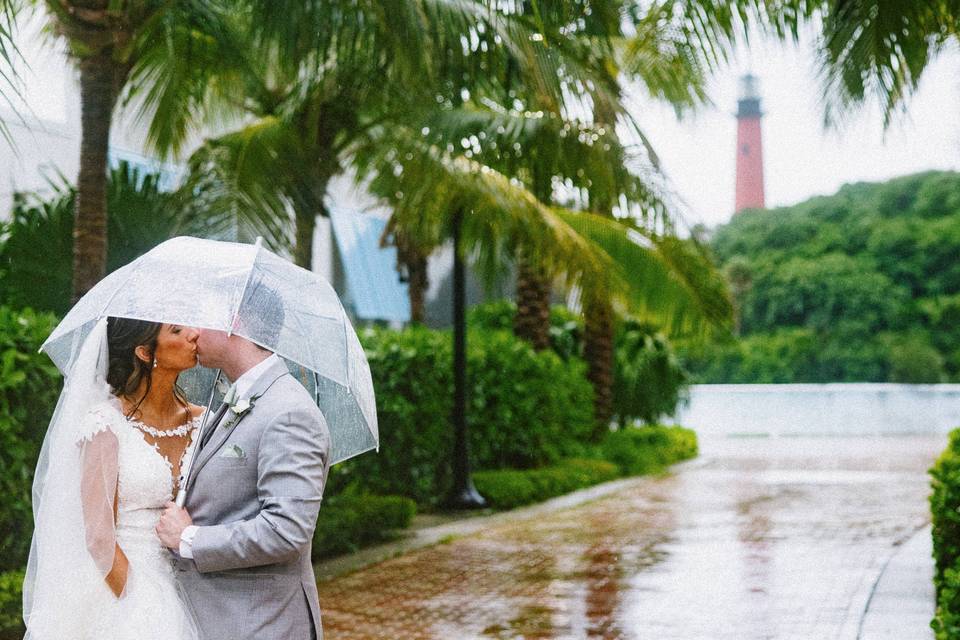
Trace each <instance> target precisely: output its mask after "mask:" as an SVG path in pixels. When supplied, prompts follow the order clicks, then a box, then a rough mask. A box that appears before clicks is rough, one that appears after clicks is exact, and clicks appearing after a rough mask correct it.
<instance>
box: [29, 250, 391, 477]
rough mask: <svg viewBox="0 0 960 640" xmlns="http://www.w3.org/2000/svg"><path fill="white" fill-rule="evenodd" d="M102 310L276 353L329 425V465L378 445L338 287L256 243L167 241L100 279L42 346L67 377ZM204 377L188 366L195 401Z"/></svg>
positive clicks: (362, 361)
mask: <svg viewBox="0 0 960 640" xmlns="http://www.w3.org/2000/svg"><path fill="white" fill-rule="evenodd" d="M105 316H115V317H122V318H136V319H139V320H151V321H154V322H165V323H169V324H181V325H186V326H191V327H199V328H205V329H218V330H221V331H227V332H231V333H235V334H237V335H239V336H242V337H244V338H247V339H248V340H251V341H253V342H255V343H257V344H259V345H261V346H263V347H265V348H267V349H270V350H271V351H273V352H275V353H276V354H278V355H280V356H282V357H283V358H284V359H285V360H286V361H287V364H288V367H289V368H290V370H291V373H293V374H294V376H295V377H296V378H297V379H298V380H300V382H301V383H302V384H303V385H304V386H305V387H306V388H307V389H308V390H309V391H310V392H311V393H313V394H314V397H315V399H316V401H317V405H318V406H319V407H320V410H321V411H322V412H323V414H324V417H325V418H326V421H327V425H328V427H329V429H330V438H331V446H332V450H331V454H330V458H331V462H332V463H336V462H340V461H342V460H345V459H347V458H350V457H352V456H355V455H357V454H359V453H363V452H364V451H369V450H370V449H373V448H375V447H377V445H378V442H379V435H378V431H377V412H376V402H375V400H374V395H373V382H372V380H371V377H370V368H369V366H368V364H367V360H366V357H365V356H364V353H363V348H362V347H361V346H360V341H359V340H358V339H357V335H356V332H355V331H354V330H353V327H352V325H351V324H350V320H349V319H348V318H347V315H346V312H345V311H344V309H343V306H342V305H341V304H340V299H339V298H338V297H337V294H336V292H335V291H334V290H333V287H331V286H330V284H329V283H328V282H327V281H326V280H324V279H323V278H322V277H320V276H319V275H317V274H315V273H313V272H310V271H307V270H305V269H302V268H300V267H297V266H296V265H294V264H292V263H291V262H289V261H288V260H285V259H283V258H281V257H279V256H277V255H275V254H273V253H271V252H270V251H268V250H266V249H263V248H262V247H260V245H259V242H258V244H256V245H248V244H238V243H234V242H219V241H215V240H203V239H200V238H191V237H179V238H173V239H171V240H167V241H166V242H164V243H162V244H160V245H158V246H157V247H155V248H154V249H152V250H151V251H150V252H148V253H146V254H144V255H143V256H141V257H139V258H137V259H136V260H134V261H133V262H131V263H130V264H128V265H126V266H125V267H122V268H121V269H118V270H117V271H114V272H113V273H111V274H110V275H108V276H107V277H106V278H104V279H103V280H101V281H100V282H99V283H98V284H97V285H96V286H95V287H94V288H93V289H91V290H90V291H89V292H88V293H87V294H86V295H84V296H83V297H82V298H81V299H80V300H79V301H78V302H77V304H76V305H75V306H74V307H73V309H71V310H70V312H69V313H67V315H66V316H65V317H64V318H63V320H62V321H61V322H60V324H59V325H57V328H56V329H54V331H53V333H51V334H50V337H49V338H47V341H46V342H44V344H43V346H42V347H41V349H42V350H43V351H45V352H46V353H47V354H48V355H49V356H50V358H51V359H52V360H53V361H54V363H56V365H57V367H58V368H59V369H60V370H61V371H62V372H64V374H67V373H68V372H69V370H70V365H71V363H72V362H73V360H74V358H75V357H76V356H77V354H78V353H79V350H80V347H81V345H82V344H83V340H84V338H86V336H87V334H88V333H89V332H90V331H91V330H92V329H93V327H94V325H95V324H96V322H97V320H98V319H100V318H102V317H105ZM212 380H213V376H212V375H204V374H203V373H202V372H199V371H198V372H196V373H195V375H194V376H193V380H192V381H191V382H190V384H191V385H192V386H193V387H194V388H193V391H194V392H195V393H191V394H190V395H191V397H200V396H199V395H198V393H199V392H200V391H201V388H202V387H204V386H206V387H207V388H209V385H210V384H212Z"/></svg>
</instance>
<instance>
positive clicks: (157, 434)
mask: <svg viewBox="0 0 960 640" xmlns="http://www.w3.org/2000/svg"><path fill="white" fill-rule="evenodd" d="M124 417H125V418H126V419H127V422H129V423H130V424H131V425H133V426H134V427H136V428H137V429H139V430H140V431H142V432H144V433H146V434H149V435H151V436H153V437H154V438H179V437H183V436H185V435H187V434H188V433H189V432H190V430H191V429H192V428H193V422H194V420H193V418H192V417H191V418H190V419H189V420H187V421H186V422H184V423H183V424H182V425H180V426H179V427H174V428H172V429H157V428H155V427H151V426H150V425H148V424H145V423H143V422H141V421H140V420H137V419H136V418H133V417H132V416H128V415H126V414H124Z"/></svg>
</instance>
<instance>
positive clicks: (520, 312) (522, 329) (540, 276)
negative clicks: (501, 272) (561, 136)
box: [513, 167, 553, 351]
mask: <svg viewBox="0 0 960 640" xmlns="http://www.w3.org/2000/svg"><path fill="white" fill-rule="evenodd" d="M533 173H534V176H533V185H532V187H531V190H532V191H533V194H534V195H535V196H536V197H537V199H538V200H540V202H544V203H549V202H550V200H551V199H552V196H553V189H552V187H551V179H552V176H551V175H550V172H549V170H548V169H547V168H544V167H540V168H537V169H535V170H534V172H533ZM550 288H551V279H550V275H549V274H548V273H547V272H546V270H545V269H543V267H542V266H540V265H539V264H538V263H537V262H536V261H535V260H533V259H532V258H531V256H529V255H527V254H525V253H524V252H523V251H522V250H521V251H520V252H519V254H518V255H517V315H516V316H514V318H513V333H514V334H515V335H516V336H517V337H518V338H521V339H523V340H526V341H527V342H529V343H530V344H532V345H533V348H534V349H536V350H537V351H542V350H543V349H546V348H548V347H549V346H550Z"/></svg>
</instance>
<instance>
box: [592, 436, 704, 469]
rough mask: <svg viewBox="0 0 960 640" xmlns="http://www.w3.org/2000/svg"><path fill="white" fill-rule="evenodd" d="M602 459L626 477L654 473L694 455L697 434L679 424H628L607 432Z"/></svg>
mask: <svg viewBox="0 0 960 640" xmlns="http://www.w3.org/2000/svg"><path fill="white" fill-rule="evenodd" d="M600 452H601V455H602V456H603V458H604V459H605V460H609V461H610V462H613V463H614V464H616V465H617V466H618V467H619V468H620V473H622V474H623V475H625V476H630V475H639V474H644V473H655V472H657V471H660V470H662V469H664V468H665V467H667V466H668V465H671V464H673V463H674V462H679V461H681V460H688V459H690V458H695V457H696V456H697V435H696V433H694V432H693V431H691V430H690V429H685V428H683V427H679V426H673V427H667V426H663V425H649V426H645V427H629V428H626V429H623V430H621V431H614V432H612V433H610V434H608V435H607V436H606V437H605V438H604V440H603V442H602V443H601V444H600Z"/></svg>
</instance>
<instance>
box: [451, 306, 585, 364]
mask: <svg viewBox="0 0 960 640" xmlns="http://www.w3.org/2000/svg"><path fill="white" fill-rule="evenodd" d="M516 314H517V304H516V303H515V302H513V301H512V300H497V301H494V302H485V303H483V304H478V305H476V306H474V307H471V308H470V311H469V312H468V313H467V325H468V326H469V328H470V329H480V330H484V329H486V330H491V331H513V318H514V316H515V315H516ZM550 348H551V349H553V351H554V353H556V354H557V355H558V356H560V357H561V358H563V359H564V360H569V359H570V358H573V357H582V356H583V320H581V319H580V316H579V315H577V314H576V313H574V312H573V311H570V310H569V309H567V308H566V307H565V306H563V305H559V304H555V305H552V306H551V307H550Z"/></svg>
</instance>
